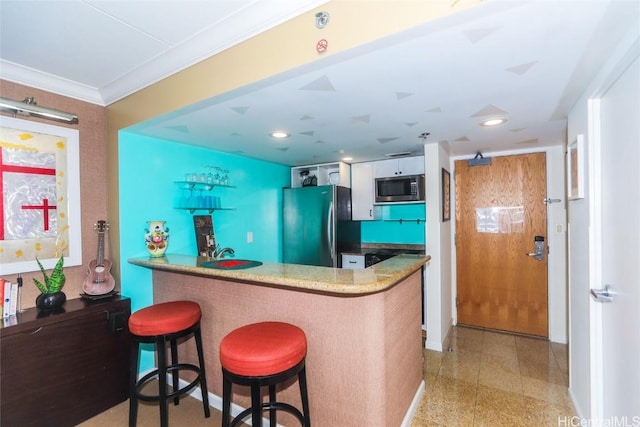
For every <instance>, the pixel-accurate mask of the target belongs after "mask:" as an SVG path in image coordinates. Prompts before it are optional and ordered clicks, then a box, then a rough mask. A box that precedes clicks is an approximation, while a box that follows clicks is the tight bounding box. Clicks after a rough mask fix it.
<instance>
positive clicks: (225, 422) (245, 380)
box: [222, 359, 311, 427]
mask: <svg viewBox="0 0 640 427" xmlns="http://www.w3.org/2000/svg"><path fill="white" fill-rule="evenodd" d="M296 373H297V374H298V384H299V385H300V398H301V401H302V412H300V410H299V409H297V408H296V407H294V406H293V405H290V404H288V403H284V402H277V401H276V384H278V383H280V382H283V381H286V380H287V379H289V378H291V377H292V376H294V375H296ZM234 383H235V384H239V385H246V386H250V387H251V407H250V408H247V409H245V410H244V411H242V412H241V413H240V414H238V416H236V417H235V418H234V419H233V420H231V421H229V419H230V417H231V387H232V385H233V384H234ZM262 386H269V402H266V403H262V395H261V394H260V391H261V387H262ZM267 409H268V410H269V425H270V426H271V427H275V426H276V424H277V417H276V411H277V410H283V411H286V412H289V413H290V414H292V415H294V416H295V417H296V418H297V419H298V420H299V421H300V423H301V425H302V427H311V421H310V418H309V397H308V395H307V375H306V369H305V361H304V359H303V360H302V361H301V362H300V363H298V364H297V365H296V366H294V367H293V368H291V369H288V370H286V371H284V372H280V373H278V374H274V375H269V376H264V377H247V376H243V375H236V374H233V373H231V372H229V371H227V370H226V369H224V368H223V369H222V427H235V426H237V425H239V424H240V423H241V422H242V420H243V419H244V418H246V417H247V416H248V415H249V414H251V425H253V426H261V425H262V411H264V410H267Z"/></svg>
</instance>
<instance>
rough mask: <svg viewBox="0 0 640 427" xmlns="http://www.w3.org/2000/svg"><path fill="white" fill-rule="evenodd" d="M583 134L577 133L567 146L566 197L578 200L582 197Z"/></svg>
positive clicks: (583, 166)
mask: <svg viewBox="0 0 640 427" xmlns="http://www.w3.org/2000/svg"><path fill="white" fill-rule="evenodd" d="M584 150H585V147H584V135H583V134H578V135H576V138H575V139H574V140H573V141H572V142H571V143H570V144H569V145H568V146H567V198H568V199H569V200H579V199H583V198H584V185H585V184H584V169H585V164H584V162H585V158H584V157H585V152H584Z"/></svg>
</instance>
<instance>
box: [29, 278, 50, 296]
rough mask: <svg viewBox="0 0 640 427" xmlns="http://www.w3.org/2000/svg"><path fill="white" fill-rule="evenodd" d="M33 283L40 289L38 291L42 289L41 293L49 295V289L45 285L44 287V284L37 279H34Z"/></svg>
mask: <svg viewBox="0 0 640 427" xmlns="http://www.w3.org/2000/svg"><path fill="white" fill-rule="evenodd" d="M33 283H35V285H36V286H37V287H38V289H40V292H42V293H43V294H48V293H49V292H48V290H47V287H46V286H45V285H43V284H42V282H40V281H39V280H38V279H36V278H35V277H34V278H33Z"/></svg>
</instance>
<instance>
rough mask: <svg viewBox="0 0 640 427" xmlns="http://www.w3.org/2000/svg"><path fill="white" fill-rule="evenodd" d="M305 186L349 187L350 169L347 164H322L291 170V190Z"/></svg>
mask: <svg viewBox="0 0 640 427" xmlns="http://www.w3.org/2000/svg"><path fill="white" fill-rule="evenodd" d="M305 180H307V182H308V184H306V185H339V186H341V187H351V167H350V166H349V165H348V164H347V163H343V162H336V163H322V164H317V165H307V166H296V167H293V168H291V188H297V187H303V186H304V185H305V184H304V182H305Z"/></svg>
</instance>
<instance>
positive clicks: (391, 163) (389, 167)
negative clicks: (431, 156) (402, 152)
mask: <svg viewBox="0 0 640 427" xmlns="http://www.w3.org/2000/svg"><path fill="white" fill-rule="evenodd" d="M372 163H373V164H374V177H375V178H387V177H390V176H399V175H421V174H424V156H415V157H400V158H397V159H389V160H380V161H377V162H372Z"/></svg>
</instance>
